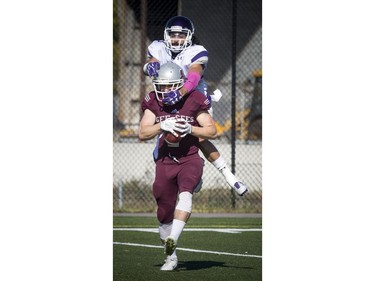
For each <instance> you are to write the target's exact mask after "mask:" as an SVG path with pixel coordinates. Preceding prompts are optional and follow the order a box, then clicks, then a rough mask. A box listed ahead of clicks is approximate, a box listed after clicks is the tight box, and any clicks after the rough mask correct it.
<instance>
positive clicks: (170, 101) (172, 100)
mask: <svg viewBox="0 0 375 281" xmlns="http://www.w3.org/2000/svg"><path fill="white" fill-rule="evenodd" d="M181 99H182V96H181V94H180V92H179V91H178V90H174V91H170V92H169V93H168V97H166V98H164V99H163V100H162V102H163V103H164V104H166V105H174V104H176V103H178V102H179V101H180V100H181Z"/></svg>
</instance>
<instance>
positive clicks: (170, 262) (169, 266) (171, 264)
mask: <svg viewBox="0 0 375 281" xmlns="http://www.w3.org/2000/svg"><path fill="white" fill-rule="evenodd" d="M177 263H178V262H177V258H173V259H172V258H171V257H167V258H166V259H165V263H164V264H163V266H162V267H160V270H163V271H172V270H175V269H176V268H177Z"/></svg>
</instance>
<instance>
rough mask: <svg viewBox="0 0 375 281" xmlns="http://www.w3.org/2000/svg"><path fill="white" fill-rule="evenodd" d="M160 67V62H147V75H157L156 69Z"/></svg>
mask: <svg viewBox="0 0 375 281" xmlns="http://www.w3.org/2000/svg"><path fill="white" fill-rule="evenodd" d="M159 69H160V63H159V62H155V61H154V62H149V63H148V64H147V67H146V71H147V74H148V76H149V77H151V78H152V77H153V76H154V77H158V76H159V74H158V70H159Z"/></svg>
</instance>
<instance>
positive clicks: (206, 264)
mask: <svg viewBox="0 0 375 281" xmlns="http://www.w3.org/2000/svg"><path fill="white" fill-rule="evenodd" d="M155 266H157V267H161V266H162V264H159V265H155ZM211 267H228V268H247V269H253V268H252V267H240V266H227V265H225V263H224V262H216V261H181V262H178V271H180V270H201V269H207V268H211Z"/></svg>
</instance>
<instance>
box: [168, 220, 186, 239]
mask: <svg viewBox="0 0 375 281" xmlns="http://www.w3.org/2000/svg"><path fill="white" fill-rule="evenodd" d="M185 224H186V222H184V221H180V220H176V219H174V220H173V224H172V230H171V234H170V236H172V237H173V238H174V240H175V241H176V243H177V240H178V238H179V237H180V235H181V233H182V231H183V230H184V227H185Z"/></svg>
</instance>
